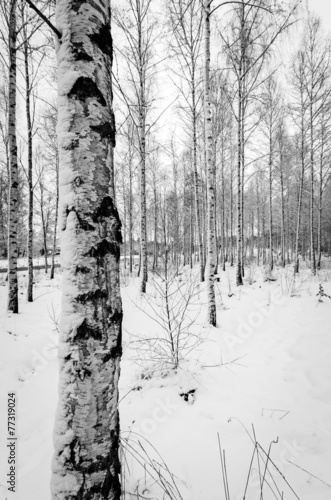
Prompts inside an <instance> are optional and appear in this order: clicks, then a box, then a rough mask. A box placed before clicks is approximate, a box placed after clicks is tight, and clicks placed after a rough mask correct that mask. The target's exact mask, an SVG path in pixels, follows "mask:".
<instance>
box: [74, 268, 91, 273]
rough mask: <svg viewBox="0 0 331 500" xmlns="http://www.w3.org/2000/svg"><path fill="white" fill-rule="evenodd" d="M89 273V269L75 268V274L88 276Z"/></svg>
mask: <svg viewBox="0 0 331 500" xmlns="http://www.w3.org/2000/svg"><path fill="white" fill-rule="evenodd" d="M90 272H91V269H89V268H88V267H85V266H76V274H77V273H82V274H88V273H90Z"/></svg>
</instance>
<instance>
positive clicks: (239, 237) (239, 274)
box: [236, 84, 243, 286]
mask: <svg viewBox="0 0 331 500" xmlns="http://www.w3.org/2000/svg"><path fill="white" fill-rule="evenodd" d="M241 110H242V98H241V89H240V84H239V96H238V169H237V183H238V189H237V274H236V282H237V286H240V285H242V284H243V279H242V250H241V247H242V231H241V225H242V211H241V209H242V206H241V190H242V189H243V188H242V184H241V160H242V155H241V148H242V144H241V140H242V134H241V115H242V112H241Z"/></svg>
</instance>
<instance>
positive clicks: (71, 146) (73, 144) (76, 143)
mask: <svg viewBox="0 0 331 500" xmlns="http://www.w3.org/2000/svg"><path fill="white" fill-rule="evenodd" d="M78 146H79V139H71V141H70V144H68V146H64V147H63V149H64V150H66V151H72V150H73V149H75V148H77V147H78Z"/></svg>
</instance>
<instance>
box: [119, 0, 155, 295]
mask: <svg viewBox="0 0 331 500" xmlns="http://www.w3.org/2000/svg"><path fill="white" fill-rule="evenodd" d="M127 7H128V9H126V10H125V11H124V10H116V12H115V20H116V24H117V25H118V26H119V27H120V28H121V30H122V32H123V34H124V35H125V38H126V42H127V46H126V47H124V49H123V48H121V49H120V48H119V51H120V52H121V54H122V55H123V56H124V57H125V61H126V64H127V69H128V80H129V81H130V84H131V85H130V87H131V88H130V90H131V95H126V96H125V102H126V104H127V105H128V108H129V112H130V113H131V117H132V118H133V120H134V123H135V126H136V128H137V136H138V150H139V173H140V259H141V266H140V267H141V283H140V291H141V292H142V293H145V292H146V283H147V280H148V254H147V220H146V213H147V209H146V155H147V152H146V140H147V138H146V135H147V133H148V129H147V125H146V124H147V122H146V119H147V114H148V111H149V110H150V108H151V86H152V83H153V73H154V72H155V65H156V64H157V63H155V61H154V49H153V47H154V45H155V44H156V42H157V39H158V37H159V35H160V34H159V33H157V32H156V24H157V23H156V20H155V19H153V18H152V14H151V0H127Z"/></svg>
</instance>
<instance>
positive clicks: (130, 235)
mask: <svg viewBox="0 0 331 500" xmlns="http://www.w3.org/2000/svg"><path fill="white" fill-rule="evenodd" d="M129 168H130V172H129V269H130V274H132V269H133V235H132V231H133V217H132V204H133V199H132V163H131V162H130V165H129Z"/></svg>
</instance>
